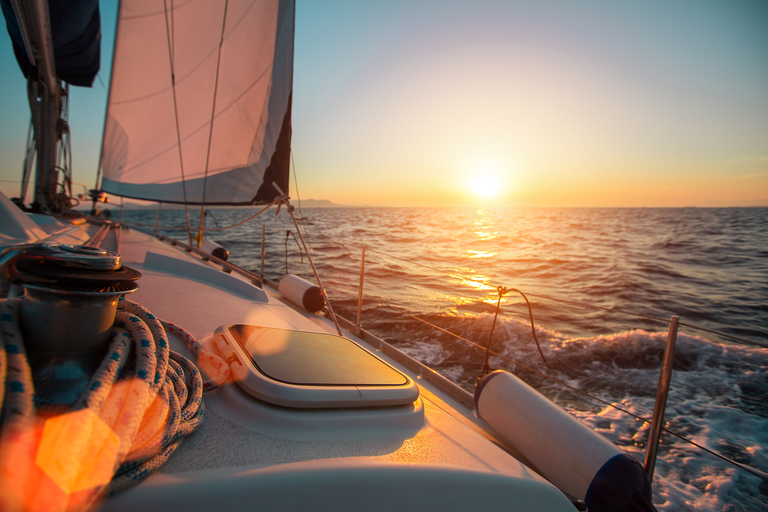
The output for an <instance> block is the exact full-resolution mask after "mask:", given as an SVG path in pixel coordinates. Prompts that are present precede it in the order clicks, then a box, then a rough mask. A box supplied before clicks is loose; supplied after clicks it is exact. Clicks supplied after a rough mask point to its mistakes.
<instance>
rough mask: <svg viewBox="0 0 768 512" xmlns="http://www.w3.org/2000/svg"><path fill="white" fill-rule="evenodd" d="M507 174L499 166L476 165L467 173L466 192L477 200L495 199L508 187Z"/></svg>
mask: <svg viewBox="0 0 768 512" xmlns="http://www.w3.org/2000/svg"><path fill="white" fill-rule="evenodd" d="M507 174H508V172H507V171H506V169H504V168H503V167H502V166H500V165H487V164H486V165H478V166H476V167H475V168H474V169H470V171H469V179H468V180H467V182H466V183H467V187H468V192H471V194H472V195H473V196H474V197H476V198H479V199H495V198H497V197H499V196H500V195H501V194H502V193H503V192H504V191H505V190H506V189H507V187H508V183H507V181H508V179H507Z"/></svg>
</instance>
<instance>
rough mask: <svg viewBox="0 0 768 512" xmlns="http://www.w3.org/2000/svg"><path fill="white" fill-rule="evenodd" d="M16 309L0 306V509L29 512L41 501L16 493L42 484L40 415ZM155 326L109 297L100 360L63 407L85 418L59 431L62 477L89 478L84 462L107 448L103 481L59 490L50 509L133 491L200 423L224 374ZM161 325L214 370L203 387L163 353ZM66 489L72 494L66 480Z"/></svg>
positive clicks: (135, 308)
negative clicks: (109, 326) (114, 306)
mask: <svg viewBox="0 0 768 512" xmlns="http://www.w3.org/2000/svg"><path fill="white" fill-rule="evenodd" d="M20 305H21V299H7V300H0V402H2V416H1V417H0V421H1V422H2V423H1V424H0V452H1V453H2V456H0V509H2V510H8V511H9V512H10V511H13V510H25V509H27V508H30V506H29V502H30V499H32V500H33V501H34V502H35V508H40V509H41V510H45V509H47V508H48V507H49V506H51V505H50V503H48V502H50V501H51V500H50V499H48V498H45V497H35V498H30V497H29V496H27V495H25V493H27V494H29V493H30V492H33V493H35V492H37V490H38V489H37V487H38V485H37V484H38V483H39V482H41V481H43V477H41V475H40V470H39V469H38V468H39V462H38V461H37V460H36V459H37V458H39V454H37V450H38V449H40V448H39V446H40V445H41V443H42V441H41V439H40V437H41V435H42V434H41V432H42V428H41V427H40V424H41V423H43V424H44V423H45V422H46V421H47V419H50V418H46V415H45V411H44V410H42V409H41V411H37V410H36V409H37V407H36V398H35V396H34V388H33V381H32V373H31V370H30V368H29V363H28V361H27V358H26V354H25V352H24V344H23V341H22V339H21V331H20V328H19V308H20ZM165 325H166V327H165V328H164V323H162V322H161V321H160V320H158V319H157V318H156V317H155V316H154V315H152V313H150V312H149V311H147V310H146V309H145V308H143V307H142V306H140V305H139V304H136V303H135V302H131V301H129V300H126V299H121V300H120V301H119V303H118V311H117V314H116V315H115V324H114V327H113V335H112V340H111V342H110V346H109V349H108V352H107V355H106V356H105V357H104V359H103V360H102V362H101V364H100V366H99V368H98V369H97V370H96V372H95V373H94V375H93V377H92V378H91V380H90V381H89V383H88V385H87V386H86V388H85V390H84V391H83V392H82V394H81V395H80V397H79V398H78V400H77V401H76V402H75V403H74V404H72V407H71V409H70V411H68V412H72V413H75V412H77V413H82V412H83V411H84V410H85V411H86V412H88V413H90V414H86V415H85V416H82V415H81V416H78V418H80V417H84V418H86V419H88V420H86V421H82V422H79V423H78V424H77V428H76V429H75V430H74V431H72V432H70V431H69V430H68V431H67V434H68V436H67V442H66V443H62V446H61V447H60V449H61V451H62V456H66V458H67V460H68V461H69V462H68V465H67V468H70V467H71V468H73V469H71V471H78V472H79V473H78V474H77V475H72V476H71V477H70V478H71V482H75V483H79V482H82V481H86V482H89V481H90V480H88V478H89V476H88V475H87V474H85V473H87V472H88V471H91V470H92V469H93V466H94V464H93V463H92V461H93V460H97V459H98V457H105V456H106V455H104V454H105V453H110V454H111V453H113V452H116V454H114V455H111V456H112V457H114V460H112V459H108V461H109V463H110V464H112V471H113V473H112V475H113V477H112V479H111V481H109V482H102V483H101V484H100V485H98V486H94V487H92V488H88V489H87V491H86V492H81V490H78V491H77V492H75V491H72V490H71V489H69V490H67V489H65V490H64V492H63V493H62V496H63V497H62V499H63V500H64V502H63V503H61V502H57V503H55V505H54V508H52V509H51V510H53V509H59V508H61V509H62V510H63V509H67V510H78V509H85V508H87V507H88V506H90V505H91V504H92V503H94V502H95V500H97V499H98V498H100V497H102V496H104V495H106V494H109V493H114V492H117V491H120V490H123V489H126V488H129V487H132V486H133V485H136V484H137V483H139V482H141V481H142V480H143V479H145V478H146V477H147V476H149V475H150V474H152V473H153V472H154V471H156V470H157V469H158V468H159V467H160V466H162V464H164V463H165V462H166V461H167V460H168V458H169V457H170V456H171V454H172V453H173V452H174V451H175V450H176V448H177V447H178V446H179V444H180V443H181V441H182V439H183V438H184V437H185V436H187V435H189V434H190V433H192V432H194V431H195V430H196V429H197V428H198V427H199V426H200V424H201V423H202V421H203V418H204V416H205V406H204V403H203V399H202V395H203V390H204V389H205V390H208V389H214V388H215V387H217V386H218V385H219V384H221V383H222V382H223V381H224V380H225V379H226V378H227V377H228V374H229V369H228V368H227V367H226V364H225V363H224V362H223V361H221V359H219V358H218V357H216V356H213V355H212V354H209V353H208V352H206V351H204V350H203V349H202V347H201V346H200V344H199V343H198V342H197V341H196V340H195V339H194V337H193V336H192V335H191V334H189V333H188V332H186V331H185V330H183V329H182V328H180V327H178V326H175V325H173V324H165ZM166 329H167V330H168V331H169V332H173V333H174V334H176V335H178V336H180V337H181V338H182V339H183V340H184V341H185V342H186V343H187V344H188V345H189V346H190V348H191V349H192V350H193V351H194V352H195V353H196V354H197V356H198V358H202V359H204V360H205V361H206V362H207V363H208V364H209V365H211V366H212V367H213V368H215V369H217V370H218V371H219V373H218V374H217V375H216V376H215V377H214V378H213V379H211V380H210V381H207V382H205V383H204V382H203V379H202V376H201V374H200V371H199V370H198V368H197V367H196V366H195V365H194V364H193V363H192V362H191V361H190V360H189V359H187V358H186V357H184V356H182V355H181V354H178V353H176V352H173V351H171V350H169V343H168V336H167V334H166ZM40 405H41V404H37V406H40ZM38 412H42V413H43V414H39V413H38ZM66 414H67V413H64V414H62V415H66ZM99 421H101V422H103V424H105V425H106V426H107V427H108V428H109V429H110V432H111V434H114V436H111V437H110V436H106V437H105V436H104V435H103V429H102V430H101V431H100V430H99V428H98V427H99V426H100V425H97V424H96V423H98V422H99ZM99 432H102V433H101V434H99ZM105 439H107V440H106V441H105ZM109 439H117V441H116V443H117V447H116V448H115V449H113V450H112V452H110V451H109V450H108V449H107V448H109V442H108V440H109ZM114 443H115V442H113V444H114ZM57 448H59V447H58V446H57ZM81 465H82V466H83V467H82V468H81V467H80V466H81ZM68 470H69V469H68ZM43 471H44V470H43ZM81 473H82V474H81ZM73 488H75V489H79V488H78V487H77V485H75V484H73ZM46 500H48V501H46Z"/></svg>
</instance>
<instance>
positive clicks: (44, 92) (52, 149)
mask: <svg viewBox="0 0 768 512" xmlns="http://www.w3.org/2000/svg"><path fill="white" fill-rule="evenodd" d="M12 4H13V11H14V14H15V16H16V21H17V23H18V26H19V29H20V30H21V36H22V39H23V41H24V47H25V50H26V54H27V57H28V58H29V61H30V62H29V63H30V66H31V68H32V72H31V73H30V75H29V76H28V78H27V94H28V97H29V107H30V110H31V112H32V126H33V130H34V140H35V148H36V152H37V174H36V177H35V192H34V203H33V206H32V209H33V210H34V211H56V210H58V209H59V207H60V205H57V201H56V187H57V185H58V178H59V176H58V170H57V168H56V159H57V152H56V147H57V145H58V141H59V139H60V137H61V128H63V126H64V123H61V122H60V121H59V120H60V119H61V90H62V89H61V81H60V80H59V79H58V78H57V76H56V65H55V61H54V52H53V40H52V37H51V22H50V14H49V12H48V2H47V1H45V0H26V1H21V0H17V1H14V2H12Z"/></svg>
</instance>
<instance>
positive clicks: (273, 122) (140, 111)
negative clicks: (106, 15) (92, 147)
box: [101, 0, 295, 204]
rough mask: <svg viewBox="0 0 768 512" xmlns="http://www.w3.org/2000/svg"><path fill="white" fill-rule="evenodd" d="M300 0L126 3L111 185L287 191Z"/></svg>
mask: <svg viewBox="0 0 768 512" xmlns="http://www.w3.org/2000/svg"><path fill="white" fill-rule="evenodd" d="M294 9H295V4H294V0H259V1H254V0H227V1H221V2H211V1H208V0H175V1H174V0H165V1H163V0H132V1H130V2H121V4H120V12H119V15H118V29H117V36H116V40H115V55H114V62H113V68H112V79H111V84H110V91H109V104H108V108H107V118H106V126H105V133H104V143H103V146H102V164H101V165H102V170H103V179H102V190H104V191H105V192H109V193H111V194H115V195H119V196H124V197H132V198H137V199H147V200H153V201H160V202H175V203H181V202H187V203H196V204H199V203H201V202H204V203H206V204H257V203H269V202H271V201H272V200H273V199H274V197H276V196H277V195H279V193H278V191H277V188H276V187H275V186H274V185H273V183H274V184H277V186H278V187H279V188H280V189H281V190H282V191H283V192H286V193H287V192H288V167H289V162H290V138H291V95H292V80H293V71H292V70H293V32H294Z"/></svg>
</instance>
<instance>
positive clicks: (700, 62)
mask: <svg viewBox="0 0 768 512" xmlns="http://www.w3.org/2000/svg"><path fill="white" fill-rule="evenodd" d="M114 17H115V10H114V5H112V4H111V3H110V2H103V3H102V19H103V25H104V28H103V34H104V42H105V44H104V48H103V57H102V58H103V64H102V71H101V72H100V78H97V81H96V83H95V85H94V88H93V89H90V90H89V89H77V90H75V91H73V94H72V110H71V119H70V124H71V126H72V140H73V156H74V159H75V181H80V182H84V183H86V184H87V185H88V186H89V187H91V186H93V182H94V180H95V175H96V165H97V162H98V153H99V149H98V148H99V145H100V143H101V130H102V127H103V116H104V106H105V103H106V87H105V85H106V83H107V81H108V77H109V65H110V62H109V59H110V53H111V48H112V43H111V38H113V37H114V27H112V26H111V25H110V24H111V23H113V22H114V21H113V20H114ZM0 65H2V67H3V69H4V72H3V73H2V74H0V93H2V94H3V98H4V100H3V110H2V115H0V118H1V119H2V120H0V188H2V190H3V192H5V193H6V195H9V196H16V195H18V184H17V182H18V180H19V175H20V169H21V162H22V160H23V146H24V142H25V139H26V132H27V126H28V121H29V113H28V107H27V105H26V94H25V86H24V83H23V80H22V79H21V73H20V72H19V71H18V68H17V66H16V63H15V61H14V59H13V55H12V51H11V49H10V42H9V38H8V36H7V34H6V35H3V36H0ZM766 91H768V3H765V2H760V1H757V0H745V1H743V2H738V3H731V2H728V3H725V2H714V1H708V0H701V1H698V0H697V1H694V0H686V1H681V2H675V3H674V4H669V3H667V2H650V3H646V4H643V5H631V4H624V3H616V2H612V1H607V0H592V1H589V2H579V3H573V2H568V1H563V0H541V1H537V2H533V1H514V0H510V1H500V0H481V1H472V2H469V1H463V0H441V1H437V0H420V1H418V2H406V1H402V0H393V1H390V2H363V3H361V2H352V1H343V0H339V1H328V2H312V1H307V0H297V17H296V49H295V74H294V103H293V144H292V146H293V156H294V162H295V165H296V177H297V179H298V184H299V193H300V196H301V198H304V199H309V198H312V199H327V200H330V201H332V202H334V203H337V204H342V205H384V206H473V207H474V206H488V207H497V206H512V207H514V206H561V207H565V206H585V207H589V206H607V207H616V206H648V207H658V206H761V205H762V206H768V94H766ZM483 175H487V178H485V179H482V176H483ZM483 181H485V183H486V185H483V184H482V182H483ZM291 187H292V188H293V187H294V181H293V179H291ZM291 195H292V197H294V198H295V197H297V193H296V190H292V194H291Z"/></svg>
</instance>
